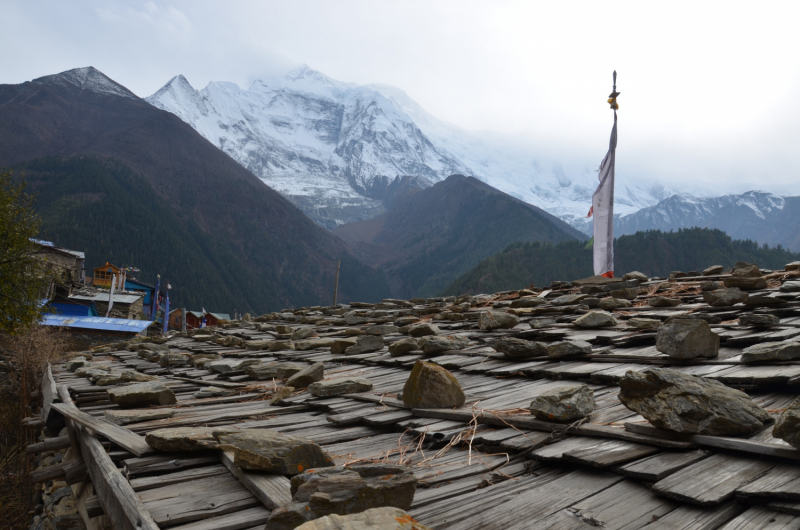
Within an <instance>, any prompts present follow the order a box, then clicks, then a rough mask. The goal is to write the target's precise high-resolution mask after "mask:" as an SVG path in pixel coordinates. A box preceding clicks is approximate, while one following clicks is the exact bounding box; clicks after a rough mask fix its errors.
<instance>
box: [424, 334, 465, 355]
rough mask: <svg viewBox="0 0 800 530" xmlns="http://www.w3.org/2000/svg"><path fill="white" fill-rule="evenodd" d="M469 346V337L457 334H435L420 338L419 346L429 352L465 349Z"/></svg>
mask: <svg viewBox="0 0 800 530" xmlns="http://www.w3.org/2000/svg"><path fill="white" fill-rule="evenodd" d="M467 346H469V339H468V338H466V337H459V336H456V335H434V336H428V337H422V338H421V339H419V348H420V349H421V350H422V351H424V352H425V353H427V354H432V353H439V352H443V351H448V350H463V349H464V348H466V347H467Z"/></svg>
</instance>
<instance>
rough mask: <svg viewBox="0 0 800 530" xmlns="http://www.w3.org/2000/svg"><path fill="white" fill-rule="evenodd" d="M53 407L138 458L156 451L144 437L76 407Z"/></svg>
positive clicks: (54, 405)
mask: <svg viewBox="0 0 800 530" xmlns="http://www.w3.org/2000/svg"><path fill="white" fill-rule="evenodd" d="M52 407H53V408H54V409H55V410H58V411H59V412H61V413H62V414H63V415H64V416H66V417H67V418H69V419H71V420H72V421H75V422H77V423H80V424H81V425H83V426H84V427H88V428H89V429H91V430H92V431H94V432H95V433H97V434H100V435H102V436H105V437H106V438H108V439H109V440H110V441H111V442H113V443H115V444H117V445H118V446H120V447H122V448H123V449H125V450H126V451H130V452H131V453H133V454H135V455H136V456H143V455H146V454H149V453H154V452H155V449H153V448H152V447H150V446H149V445H147V443H146V442H145V441H144V437H142V436H139V435H138V434H136V433H135V432H133V431H130V430H128V429H125V428H124V427H120V426H119V425H114V424H113V423H109V422H107V421H103V420H100V419H97V418H95V417H94V416H90V415H88V414H86V413H85V412H82V411H80V410H78V409H77V408H76V407H75V406H68V405H66V404H64V403H53V405H52Z"/></svg>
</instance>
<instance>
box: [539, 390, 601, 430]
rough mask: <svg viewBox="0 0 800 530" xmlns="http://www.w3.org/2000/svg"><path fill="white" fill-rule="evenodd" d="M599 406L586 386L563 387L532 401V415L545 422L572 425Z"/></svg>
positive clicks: (547, 392) (540, 395) (549, 391)
mask: <svg viewBox="0 0 800 530" xmlns="http://www.w3.org/2000/svg"><path fill="white" fill-rule="evenodd" d="M596 408H597V405H596V404H595V401H594V392H592V390H591V389H590V388H589V387H588V386H586V385H580V386H562V387H558V388H553V389H551V390H548V391H546V392H544V393H542V394H539V395H538V396H536V397H535V398H533V401H531V406H530V409H531V414H533V415H534V416H536V417H537V418H539V419H540V420H545V421H555V422H558V423H570V422H573V421H576V420H579V419H581V418H585V417H586V416H588V415H589V414H591V413H592V412H593V411H594V410H595V409H596Z"/></svg>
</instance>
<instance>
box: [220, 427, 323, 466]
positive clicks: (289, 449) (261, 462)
mask: <svg viewBox="0 0 800 530" xmlns="http://www.w3.org/2000/svg"><path fill="white" fill-rule="evenodd" d="M214 436H215V438H216V439H217V440H218V441H219V448H220V449H222V450H223V451H231V452H233V463H234V465H236V466H238V467H240V468H242V469H251V470H254V471H265V472H267V473H276V474H279V475H286V476H293V475H297V474H298V473H302V472H303V471H306V470H308V469H315V468H321V467H331V466H333V460H332V459H331V457H330V456H328V454H327V453H326V452H325V451H323V450H322V448H321V447H320V446H318V445H317V444H315V443H314V442H312V441H311V440H307V439H306V438H301V437H300V436H293V435H290V434H283V433H280V432H277V431H271V430H268V429H245V430H241V431H236V432H214Z"/></svg>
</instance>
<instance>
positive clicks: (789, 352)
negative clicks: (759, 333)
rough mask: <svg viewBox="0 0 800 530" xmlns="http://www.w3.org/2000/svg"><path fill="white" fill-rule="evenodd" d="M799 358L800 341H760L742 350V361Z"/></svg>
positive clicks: (752, 361)
mask: <svg viewBox="0 0 800 530" xmlns="http://www.w3.org/2000/svg"><path fill="white" fill-rule="evenodd" d="M795 359H800V342H794V341H789V340H787V341H783V342H762V343H761V344H755V345H753V346H749V347H747V348H745V349H744V350H743V351H742V362H743V363H756V362H763V361H792V360H795Z"/></svg>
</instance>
